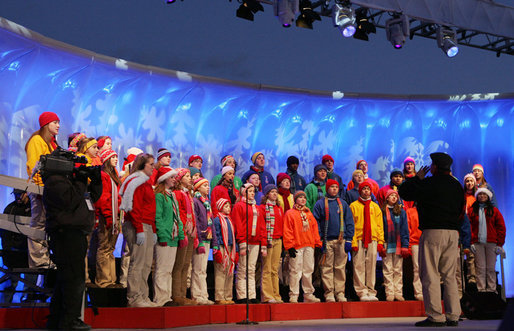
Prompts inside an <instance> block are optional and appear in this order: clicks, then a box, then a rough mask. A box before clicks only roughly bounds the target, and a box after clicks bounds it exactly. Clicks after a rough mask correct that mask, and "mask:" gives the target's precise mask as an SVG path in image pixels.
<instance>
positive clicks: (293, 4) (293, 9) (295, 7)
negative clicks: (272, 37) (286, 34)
mask: <svg viewBox="0 0 514 331" xmlns="http://www.w3.org/2000/svg"><path fill="white" fill-rule="evenodd" d="M274 7H275V16H277V17H278V20H279V21H280V23H281V24H282V26H283V27H284V28H289V27H290V26H291V25H292V24H293V22H294V20H295V17H296V14H297V13H298V12H299V11H300V10H299V7H300V4H299V2H298V0H275V2H274Z"/></svg>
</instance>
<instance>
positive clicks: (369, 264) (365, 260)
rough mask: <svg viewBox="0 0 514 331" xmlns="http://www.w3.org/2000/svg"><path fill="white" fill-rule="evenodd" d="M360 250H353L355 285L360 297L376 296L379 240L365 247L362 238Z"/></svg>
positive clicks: (359, 243) (359, 242)
mask: <svg viewBox="0 0 514 331" xmlns="http://www.w3.org/2000/svg"><path fill="white" fill-rule="evenodd" d="M357 244H358V245H359V250H358V251H357V252H352V261H353V287H354V288H355V292H357V295H358V296H359V298H362V297H364V296H376V295H377V291H376V290H375V281H376V270H377V242H376V241H372V242H370V243H369V244H368V248H367V249H365V248H364V245H363V243H362V241H361V240H359V241H358V242H357Z"/></svg>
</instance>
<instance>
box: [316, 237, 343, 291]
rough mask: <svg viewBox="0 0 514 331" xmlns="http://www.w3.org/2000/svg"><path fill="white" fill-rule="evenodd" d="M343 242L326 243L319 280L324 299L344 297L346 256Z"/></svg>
mask: <svg viewBox="0 0 514 331" xmlns="http://www.w3.org/2000/svg"><path fill="white" fill-rule="evenodd" d="M344 243H345V241H344V240H342V241H339V240H337V239H335V240H330V241H327V244H326V247H325V263H324V264H323V265H321V280H322V281H323V288H324V290H325V298H328V297H332V298H333V297H334V294H335V295H336V296H338V295H340V294H341V295H344V289H345V283H346V261H347V260H348V254H347V253H346V252H345V251H344Z"/></svg>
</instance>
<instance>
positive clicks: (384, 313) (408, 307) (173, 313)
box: [0, 301, 424, 329]
mask: <svg viewBox="0 0 514 331" xmlns="http://www.w3.org/2000/svg"><path fill="white" fill-rule="evenodd" d="M97 313H98V314H97V315H95V314H94V313H93V309H91V308H88V309H86V311H85V322H86V323H87V324H89V325H91V326H92V327H93V328H95V329H109V328H118V329H119V328H134V329H165V328H172V327H184V326H195V325H206V324H226V323H236V322H239V321H242V320H244V319H246V306H245V305H211V306H187V307H157V308H98V309H97ZM47 315H48V308H1V309H0V328H2V329H31V328H44V326H45V322H46V316H47ZM422 316H424V308H423V302H422V301H404V302H382V301H379V302H342V303H340V302H334V303H293V304H291V303H284V304H252V305H250V320H252V321H256V322H268V321H291V320H313V319H340V318H374V317H422Z"/></svg>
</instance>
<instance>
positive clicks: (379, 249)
mask: <svg viewBox="0 0 514 331" xmlns="http://www.w3.org/2000/svg"><path fill="white" fill-rule="evenodd" d="M377 252H378V254H379V255H380V257H381V258H384V257H386V255H387V251H386V250H385V249H384V245H382V244H378V245H377Z"/></svg>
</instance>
